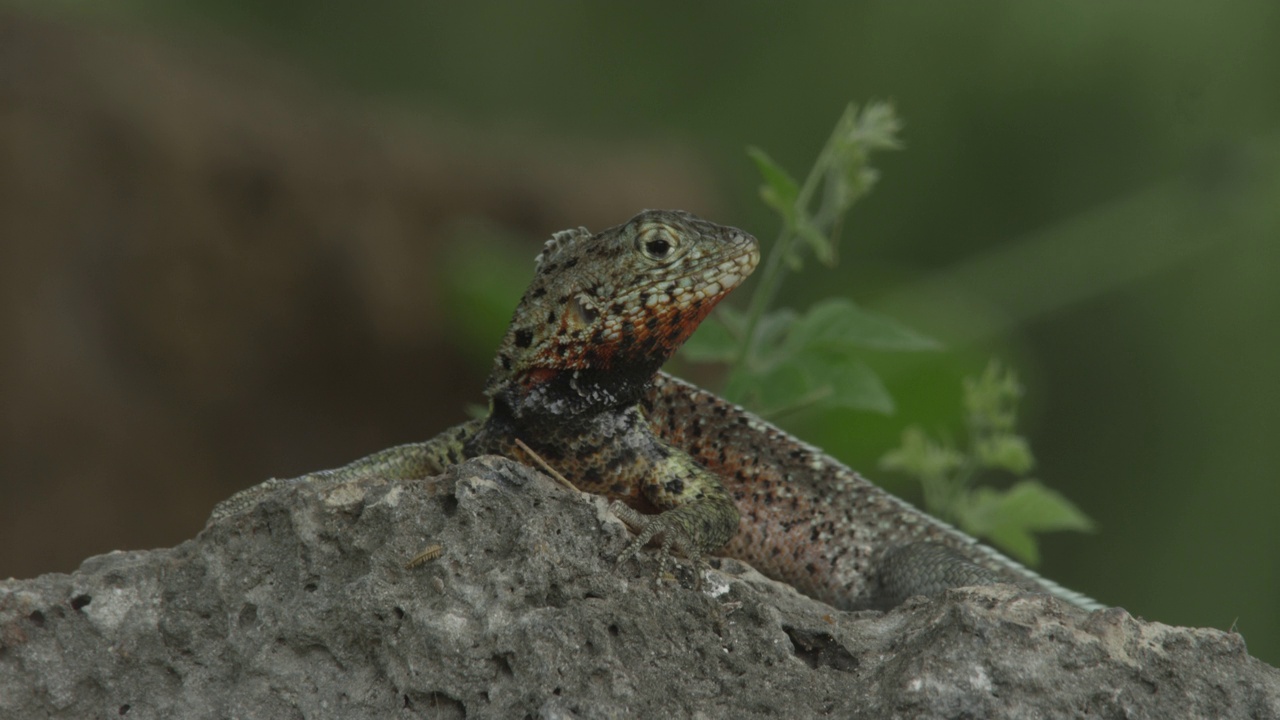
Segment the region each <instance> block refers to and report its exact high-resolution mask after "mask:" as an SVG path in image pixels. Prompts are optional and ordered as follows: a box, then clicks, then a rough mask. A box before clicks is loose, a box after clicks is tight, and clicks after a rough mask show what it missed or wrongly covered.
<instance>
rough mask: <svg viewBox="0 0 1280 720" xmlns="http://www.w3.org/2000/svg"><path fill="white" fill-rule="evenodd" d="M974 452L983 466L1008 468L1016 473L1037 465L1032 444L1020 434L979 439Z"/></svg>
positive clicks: (1021, 472)
mask: <svg viewBox="0 0 1280 720" xmlns="http://www.w3.org/2000/svg"><path fill="white" fill-rule="evenodd" d="M973 454H974V455H975V456H976V457H977V459H978V463H979V464H981V465H982V467H985V468H993V469H996V470H1008V471H1009V472H1011V473H1014V474H1015V475H1022V474H1024V473H1026V472H1027V471H1029V470H1031V468H1032V467H1033V466H1034V465H1035V458H1034V457H1032V456H1031V446H1030V445H1028V444H1027V439H1026V438H1024V437H1022V436H1020V435H1012V434H1007V435H1006V434H1001V435H995V436H993V437H988V438H983V439H980V440H977V441H975V442H974V444H973Z"/></svg>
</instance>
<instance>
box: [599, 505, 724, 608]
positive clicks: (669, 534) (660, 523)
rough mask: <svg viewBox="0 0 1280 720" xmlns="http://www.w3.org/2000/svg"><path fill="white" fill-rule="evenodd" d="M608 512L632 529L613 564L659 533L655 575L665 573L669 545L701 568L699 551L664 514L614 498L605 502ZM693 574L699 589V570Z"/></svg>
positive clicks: (634, 553)
mask: <svg viewBox="0 0 1280 720" xmlns="http://www.w3.org/2000/svg"><path fill="white" fill-rule="evenodd" d="M609 512H610V513H612V514H613V515H614V517H616V518H618V519H619V520H621V521H622V522H623V523H625V524H626V525H627V527H630V528H631V529H632V530H633V531H635V533H636V538H635V540H632V541H631V543H630V544H629V545H627V547H626V548H625V549H623V551H622V552H621V553H619V554H618V559H617V560H616V561H615V563H614V567H615V568H618V567H621V566H622V563H624V562H626V561H627V560H628V559H630V558H632V557H635V556H637V555H639V554H640V551H641V550H643V549H644V546H645V545H647V544H648V543H649V541H650V540H652V539H653V538H655V537H657V536H658V535H661V536H662V545H661V547H660V549H659V551H658V574H657V575H658V577H659V578H661V577H663V576H664V575H665V574H666V572H667V568H668V566H670V565H671V555H672V553H671V550H672V548H673V547H675V548H679V549H680V551H681V552H682V553H683V554H684V555H685V557H687V558H689V560H690V561H691V562H692V563H693V566H694V568H695V569H700V568H701V566H702V553H700V552H698V551H697V549H696V545H695V544H694V543H693V542H692V541H691V540H690V538H689V537H688V536H687V534H686V533H685V531H684V529H683V528H682V527H681V526H680V525H679V524H678V523H673V522H671V521H670V518H668V517H667V516H666V515H665V514H664V515H643V514H641V513H639V512H637V511H636V510H635V509H634V508H632V507H630V506H628V505H625V504H623V503H622V502H619V501H617V500H615V501H613V503H611V504H610V505H609ZM694 577H695V579H694V583H695V589H699V590H700V589H701V588H702V573H701V572H700V571H696V572H695V573H694Z"/></svg>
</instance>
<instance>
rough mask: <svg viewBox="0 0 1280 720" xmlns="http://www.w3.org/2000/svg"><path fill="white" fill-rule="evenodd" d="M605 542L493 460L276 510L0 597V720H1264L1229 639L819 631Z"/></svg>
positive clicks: (738, 569)
mask: <svg viewBox="0 0 1280 720" xmlns="http://www.w3.org/2000/svg"><path fill="white" fill-rule="evenodd" d="M626 542H627V533H626V530H625V528H624V527H623V525H622V524H621V523H620V522H619V521H618V520H616V519H614V518H613V517H612V516H610V515H609V514H608V513H607V511H606V503H605V501H604V500H603V499H601V498H597V497H594V496H589V495H578V494H575V493H573V492H572V491H570V490H567V489H564V488H562V487H560V486H557V485H555V484H553V483H552V482H551V481H550V480H548V479H547V478H545V477H544V476H542V475H539V474H537V473H535V472H533V471H531V470H529V469H527V468H525V467H523V466H520V465H517V464H515V463H513V462H510V461H508V460H504V459H501V458H494V457H485V458H479V459H477V460H473V461H470V462H467V463H465V464H463V465H461V466H459V467H457V468H455V469H453V470H452V471H450V472H449V473H446V474H445V475H442V476H440V477H438V478H431V479H426V480H418V481H409V482H361V483H350V484H340V485H323V486H318V485H313V486H304V487H297V488H291V489H289V490H287V491H284V492H281V493H278V494H277V495H275V496H272V497H269V498H267V499H266V500H265V501H264V502H263V503H262V504H261V505H259V506H258V507H256V508H255V509H253V510H251V511H248V512H245V513H243V514H241V515H237V516H232V517H229V518H226V519H224V520H222V521H220V522H218V523H215V524H213V525H210V526H209V527H207V528H205V530H204V531H203V532H201V533H200V534H199V536H197V537H196V538H195V539H193V540H189V541H187V542H184V543H182V544H181V545H179V546H177V547H175V548H171V549H162V550H152V551H146V552H115V553H111V554H108V555H103V556H99V557H94V558H90V559H89V560H87V561H85V562H84V564H83V565H82V566H81V567H80V569H79V570H77V571H76V572H74V573H72V574H70V575H61V574H51V575H44V576H41V577H38V578H35V579H33V580H23V581H19V580H8V581H4V582H0V716H2V717H5V718H11V717H12V718H27V717H67V718H82V717H103V716H111V717H138V718H164V717H183V718H226V717H244V718H257V717H261V718H282V717H306V718H387V717H442V718H448V717H458V718H461V717H495V718H508V717H551V718H570V717H574V718H576V717H582V718H594V717H660V716H674V717H705V718H716V717H734V718H741V717H762V716H772V717H811V716H818V715H823V716H836V717H865V718H883V717H949V718H954V717H972V718H1006V717H1007V718H1028V717H1082V716H1086V717H1094V718H1110V717H1116V718H1121V717H1124V718H1134V717H1139V718H1140V717H1151V718H1176V717H1280V671H1277V670H1276V669H1275V668H1272V667H1269V666H1267V665H1265V664H1264V663H1262V662H1260V661H1258V660H1257V659H1255V658H1252V657H1250V656H1249V655H1248V653H1247V652H1246V650H1245V645H1244V642H1243V640H1242V639H1241V638H1240V636H1239V635H1236V634H1233V633H1225V632H1221V631H1218V630H1205V629H1190V628H1174V627H1168V626H1165V625H1161V624H1159V623H1150V622H1145V621H1142V620H1138V619H1135V618H1133V617H1131V616H1130V615H1128V614H1127V613H1126V612H1125V611H1123V610H1120V609H1110V610H1105V611H1100V612H1096V613H1092V614H1090V613H1085V612H1083V611H1080V610H1078V609H1076V608H1074V607H1072V606H1069V605H1067V604H1064V603H1063V602H1061V601H1058V600H1056V599H1053V598H1049V597H1044V596H1038V595H1029V594H1026V593H1023V592H1021V591H1018V590H1016V589H1014V588H1012V587H1007V586H992V587H985V588H962V589H958V590H954V591H950V592H948V593H946V594H945V595H944V596H942V597H940V598H934V599H924V598H916V599H913V600H911V601H908V602H907V603H905V604H904V605H903V606H901V607H899V608H897V609H895V610H893V611H891V612H888V613H878V612H857V613H845V612H839V611H836V610H834V609H832V608H830V607H829V606H826V605H823V604H821V603H818V602H816V601H813V600H810V599H808V598H805V597H803V596H801V595H799V594H797V593H796V592H795V591H794V590H792V589H790V588H789V587H787V586H785V585H782V584H780V583H776V582H773V581H771V580H768V579H766V578H764V577H762V576H760V575H759V574H757V573H755V572H754V571H753V570H751V569H750V568H749V567H746V566H745V565H743V564H741V563H738V562H735V561H731V560H716V561H714V564H715V565H716V566H717V567H716V568H713V569H711V570H708V571H707V572H706V573H705V574H704V580H703V583H702V586H703V587H702V589H701V590H696V589H693V585H694V583H693V582H692V578H691V572H690V568H689V567H688V566H687V564H681V566H680V569H679V571H678V573H677V574H683V575H684V577H681V578H679V582H676V581H673V579H670V578H668V579H667V580H665V581H664V582H662V583H660V584H657V585H656V586H655V582H654V573H655V572H656V561H655V559H654V558H653V557H652V555H646V556H645V557H643V558H642V559H639V560H632V561H627V562H625V563H623V564H622V565H621V567H619V568H616V569H615V568H614V567H613V563H612V559H613V557H614V555H615V554H616V553H618V552H619V551H620V550H621V549H622V548H623V547H624V546H625V544H626ZM435 546H439V547H438V548H436V547H435ZM432 549H434V551H435V552H438V553H439V555H438V557H434V558H433V557H432V556H433V555H434V554H435V552H428V553H427V554H426V555H425V556H424V559H421V560H419V561H418V562H416V563H412V566H411V567H407V568H406V564H407V563H408V561H409V560H410V559H412V558H414V557H415V556H417V555H419V554H420V553H422V551H424V550H432Z"/></svg>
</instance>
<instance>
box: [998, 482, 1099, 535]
mask: <svg viewBox="0 0 1280 720" xmlns="http://www.w3.org/2000/svg"><path fill="white" fill-rule="evenodd" d="M1003 510H1005V511H1007V512H1008V513H1009V515H1010V516H1012V517H1016V518H1020V519H1021V524H1022V525H1023V526H1024V527H1026V528H1028V529H1030V530H1037V531H1040V532H1049V531H1053V530H1076V531H1078V532H1092V531H1093V521H1092V520H1090V519H1089V518H1088V516H1086V515H1085V514H1084V513H1083V512H1081V511H1080V508H1078V507H1076V506H1075V503H1072V502H1071V501H1070V500H1068V499H1067V498H1065V497H1064V496H1063V495H1062V494H1061V493H1059V492H1058V491H1056V490H1053V489H1051V488H1048V487H1045V486H1044V485H1042V484H1041V483H1040V482H1039V481H1038V480H1023V481H1022V482H1019V483H1018V484H1016V485H1014V486H1013V487H1011V488H1009V489H1008V490H1007V491H1006V492H1005V498H1004V504H1003Z"/></svg>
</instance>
